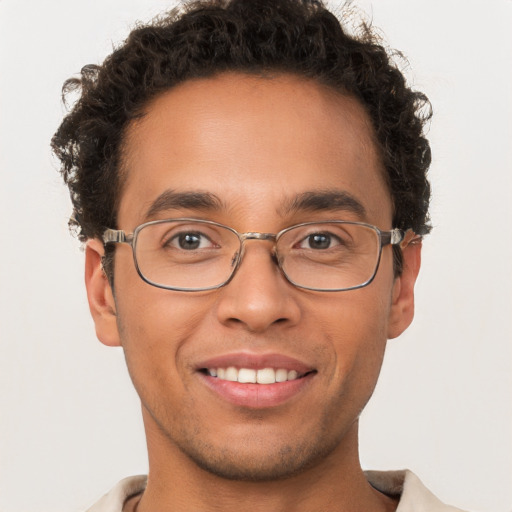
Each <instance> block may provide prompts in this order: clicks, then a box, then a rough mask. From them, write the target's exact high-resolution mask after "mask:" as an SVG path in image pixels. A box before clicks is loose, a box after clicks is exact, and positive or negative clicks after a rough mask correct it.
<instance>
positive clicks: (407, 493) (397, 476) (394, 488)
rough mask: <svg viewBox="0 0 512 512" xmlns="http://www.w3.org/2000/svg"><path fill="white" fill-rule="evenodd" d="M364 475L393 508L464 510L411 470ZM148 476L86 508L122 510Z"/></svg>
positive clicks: (99, 511)
mask: <svg viewBox="0 0 512 512" xmlns="http://www.w3.org/2000/svg"><path fill="white" fill-rule="evenodd" d="M365 474H366V478H367V479H368V481H369V482H370V484H371V485H372V487H374V488H375V489H377V490H378V491H380V492H382V493H383V494H386V495H388V496H390V497H392V498H398V497H399V498H400V502H399V504H398V508H397V509H396V512H463V511H462V510H461V509H459V508H455V507H452V506H450V505H445V504H444V503H442V502H441V501H440V500H439V499H438V498H436V497H435V496H434V495H433V494H432V493H431V492H430V491H429V490H428V489H427V488H426V487H425V486H424V485H423V483H422V482H421V480H420V479H419V478H418V477H417V476H416V475H415V474H414V473H412V472H411V471H408V470H403V471H366V473H365ZM146 482H147V477H146V476H144V475H139V476H131V477H128V478H125V479H123V480H121V481H120V482H119V483H118V484H117V485H116V486H115V487H113V489H112V490H111V491H110V492H109V493H108V494H106V495H105V496H103V498H101V499H100V500H99V501H98V502H97V503H96V504H95V505H94V506H92V507H91V508H89V509H88V510H87V512H122V510H123V506H124V503H125V502H126V500H127V499H128V498H130V497H132V496H135V495H136V494H140V493H141V492H143V491H144V489H145V488H146Z"/></svg>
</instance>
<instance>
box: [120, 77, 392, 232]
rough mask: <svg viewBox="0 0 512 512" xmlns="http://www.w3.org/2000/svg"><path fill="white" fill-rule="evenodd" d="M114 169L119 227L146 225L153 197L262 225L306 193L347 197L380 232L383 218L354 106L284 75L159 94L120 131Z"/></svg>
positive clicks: (379, 183)
mask: <svg viewBox="0 0 512 512" xmlns="http://www.w3.org/2000/svg"><path fill="white" fill-rule="evenodd" d="M124 167H125V172H126V176H127V178H126V182H125V184H124V187H123V190H122V194H121V203H120V208H119V215H118V223H119V225H120V227H124V228H128V227H135V226H136V225H137V224H140V223H141V222H144V221H146V220H151V219H150V218H148V212H152V213H151V214H155V208H152V206H153V205H154V202H155V201H158V199H159V197H161V196H162V194H164V195H165V194H166V193H167V194H169V193H173V194H175V193H177V194H180V193H190V192H192V193H196V192H198V193H202V194H204V193H207V194H210V195H211V196H214V197H215V200H216V207H217V209H218V210H224V213H225V214H226V215H227V216H231V215H234V216H235V217H236V216H237V215H238V216H243V217H244V218H245V219H246V220H247V221H250V222H260V223H267V222H268V223H271V222H272V215H273V216H283V215H285V214H284V213H283V208H282V207H283V205H284V204H292V203H293V202H294V200H295V198H297V197H299V196H300V195H301V194H302V195H304V194H307V193H311V192H313V193H316V192H328V193H329V194H331V195H332V193H334V194H337V193H340V194H342V195H343V194H345V195H347V196H350V197H353V198H354V199H355V200H356V201H358V202H360V203H361V205H362V206H363V210H364V212H365V218H361V219H358V220H364V221H367V222H372V223H375V224H377V225H379V226H380V227H385V228H387V227H389V226H388V224H389V222H390V220H391V199H390V197H389V193H388V190H387V187H386V185H385V180H384V178H383V171H382V168H381V164H380V160H379V158H378V154H377V150H376V146H375V143H374V137H373V131H372V127H371V124H370V121H369V119H368V116H367V115H366V113H365V111H364V109H363V107H362V106H361V105H360V104H359V103H358V102H357V101H356V100H355V99H354V98H351V97H349V96H346V95H342V94H340V93H338V92H336V91H333V90H331V89H330V88H328V87H326V86H323V85H321V84H318V83H317V82H315V81H309V80H305V79H303V78H298V77H295V76H292V75H279V76H275V77H272V78H268V77H257V76H248V75H244V74H234V73H226V74H222V75H219V76H216V77H213V78H207V79H198V80H193V81H188V82H185V83H183V84H181V85H179V86H177V87H175V88H173V89H171V90H169V91H167V92H165V93H162V94H161V95H160V96H158V97H157V98H156V99H154V100H153V101H152V102H150V103H149V104H148V105H147V107H146V109H145V115H144V116H143V117H142V118H141V119H139V120H137V121H135V122H133V123H132V125H131V126H130V127H129V129H128V131H127V135H126V141H125V152H124ZM210 206H212V205H210ZM181 209H182V210H183V209H185V210H186V208H181ZM210 209H215V208H210ZM157 213H158V212H157ZM182 213H185V214H187V213H188V212H187V211H184V212H182ZM215 214H216V215H217V214H219V213H218V212H216V213H215ZM219 215H220V214H219ZM158 216H163V217H165V216H167V217H172V216H173V215H172V212H165V211H163V212H161V215H157V217H158ZM338 217H339V216H338ZM218 220H223V219H218ZM233 227H235V226H233ZM247 229H249V228H247ZM250 229H263V227H262V226H261V225H258V226H251V228H250Z"/></svg>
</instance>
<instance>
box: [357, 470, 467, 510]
mask: <svg viewBox="0 0 512 512" xmlns="http://www.w3.org/2000/svg"><path fill="white" fill-rule="evenodd" d="M365 474H366V478H367V479H368V481H369V482H370V484H371V485H372V486H373V487H374V488H375V489H377V490H379V491H380V492H382V493H384V494H387V495H388V496H392V497H395V498H396V497H399V498H400V502H399V504H398V508H397V509H396V512H463V511H462V510H461V509H459V508H456V507H452V506H451V505H446V504H445V503H443V502H442V501H441V500H439V499H438V498H437V497H436V496H434V494H432V493H431V492H430V491H429V490H428V489H427V488H426V487H425V486H424V485H423V483H422V482H421V480H420V479H419V478H418V477H417V476H416V475H415V474H414V473H413V472H412V471H408V470H402V471H366V472H365Z"/></svg>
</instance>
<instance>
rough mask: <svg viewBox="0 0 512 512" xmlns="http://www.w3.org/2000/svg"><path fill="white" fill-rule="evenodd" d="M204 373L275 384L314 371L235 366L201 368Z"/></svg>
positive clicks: (220, 378) (254, 382) (249, 381)
mask: <svg viewBox="0 0 512 512" xmlns="http://www.w3.org/2000/svg"><path fill="white" fill-rule="evenodd" d="M200 371H201V372H202V373H204V374H205V375H209V376H210V377H214V378H216V379H219V380H225V381H229V382H239V383H241V384H262V385H269V384H277V383H280V382H290V381H294V380H297V379H302V378H304V377H306V376H307V375H309V374H311V373H313V372H314V370H310V371H306V372H302V373H301V372H299V371H297V370H287V369H286V368H260V369H255V368H236V367H235V366H228V367H216V368H202V369H201V370H200Z"/></svg>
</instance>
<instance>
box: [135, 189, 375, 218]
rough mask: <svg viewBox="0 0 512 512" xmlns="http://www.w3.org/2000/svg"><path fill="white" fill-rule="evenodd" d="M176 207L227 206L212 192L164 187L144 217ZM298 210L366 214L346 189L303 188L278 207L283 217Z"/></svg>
mask: <svg viewBox="0 0 512 512" xmlns="http://www.w3.org/2000/svg"><path fill="white" fill-rule="evenodd" d="M179 209H184V210H197V211H201V212H212V211H219V210H222V209H226V207H225V205H224V203H223V201H222V200H221V199H220V198H219V197H218V196H217V195H215V194H212V193H211V192H198V191H185V192H176V191H174V190H166V191H164V192H162V193H161V194H160V195H159V196H158V197H157V198H156V199H155V200H154V201H153V202H152V203H151V205H150V206H149V208H148V210H147V212H146V215H145V217H146V218H147V219H149V218H152V217H155V216H157V215H158V214H159V213H162V212H165V211H168V210H179ZM301 211H302V212H308V211H309V212H321V211H326V212H329V211H331V212H337V211H346V212H351V213H354V214H356V215H358V216H359V217H364V216H365V215H366V210H365V208H364V206H363V205H362V203H361V202H360V201H358V200H357V199H356V198H355V197H354V196H352V195H351V194H349V193H348V192H345V191H341V190H331V189H329V190H312V191H306V192H302V193H300V194H298V195H296V196H293V197H291V198H288V199H285V200H284V203H283V205H281V207H280V208H279V209H278V214H279V215H281V216H285V215H289V214H293V213H298V212H301Z"/></svg>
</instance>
